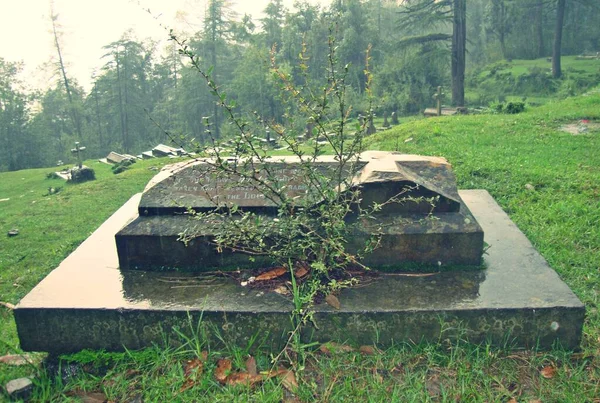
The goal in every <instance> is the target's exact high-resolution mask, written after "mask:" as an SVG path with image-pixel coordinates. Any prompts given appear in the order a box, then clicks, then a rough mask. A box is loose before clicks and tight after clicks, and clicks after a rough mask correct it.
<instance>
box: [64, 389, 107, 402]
mask: <svg viewBox="0 0 600 403" xmlns="http://www.w3.org/2000/svg"><path fill="white" fill-rule="evenodd" d="M70 396H72V397H78V398H80V399H81V401H82V402H83V403H105V402H107V401H108V399H107V398H106V395H105V394H104V393H102V392H83V391H80V392H76V393H74V394H72V395H70Z"/></svg>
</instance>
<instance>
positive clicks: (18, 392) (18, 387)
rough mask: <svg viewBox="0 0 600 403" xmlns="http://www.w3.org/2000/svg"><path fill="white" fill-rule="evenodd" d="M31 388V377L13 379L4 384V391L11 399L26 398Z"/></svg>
mask: <svg viewBox="0 0 600 403" xmlns="http://www.w3.org/2000/svg"><path fill="white" fill-rule="evenodd" d="M32 390H33V382H31V378H19V379H13V380H12V381H10V382H8V383H7V384H6V393H7V394H8V396H10V398H11V399H15V400H16V399H23V400H27V398H28V397H29V395H30V394H31V391H32Z"/></svg>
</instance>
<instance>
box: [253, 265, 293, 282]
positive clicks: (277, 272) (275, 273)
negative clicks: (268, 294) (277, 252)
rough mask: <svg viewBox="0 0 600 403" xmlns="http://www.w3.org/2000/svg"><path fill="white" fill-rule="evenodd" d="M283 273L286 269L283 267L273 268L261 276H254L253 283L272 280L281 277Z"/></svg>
mask: <svg viewBox="0 0 600 403" xmlns="http://www.w3.org/2000/svg"><path fill="white" fill-rule="evenodd" d="M285 273H287V269H286V268H285V267H275V268H274V269H271V270H269V271H266V272H264V273H263V274H261V275H258V276H256V279H255V280H254V281H267V280H273V279H274V278H277V277H281V276H283V275H284V274H285Z"/></svg>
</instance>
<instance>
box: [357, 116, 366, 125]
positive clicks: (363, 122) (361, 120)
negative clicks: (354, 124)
mask: <svg viewBox="0 0 600 403" xmlns="http://www.w3.org/2000/svg"><path fill="white" fill-rule="evenodd" d="M358 124H359V125H360V127H363V126H364V125H365V117H364V116H363V115H362V114H360V115H358Z"/></svg>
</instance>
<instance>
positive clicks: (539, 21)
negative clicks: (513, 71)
mask: <svg viewBox="0 0 600 403" xmlns="http://www.w3.org/2000/svg"><path fill="white" fill-rule="evenodd" d="M535 28H536V37H537V57H544V1H543V0H538V2H537V4H536V9H535Z"/></svg>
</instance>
